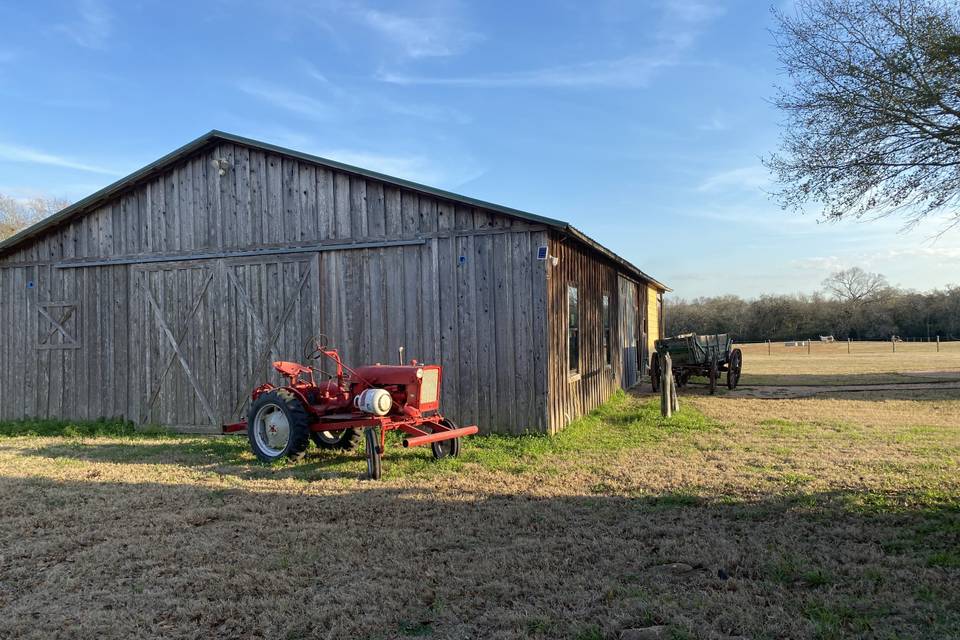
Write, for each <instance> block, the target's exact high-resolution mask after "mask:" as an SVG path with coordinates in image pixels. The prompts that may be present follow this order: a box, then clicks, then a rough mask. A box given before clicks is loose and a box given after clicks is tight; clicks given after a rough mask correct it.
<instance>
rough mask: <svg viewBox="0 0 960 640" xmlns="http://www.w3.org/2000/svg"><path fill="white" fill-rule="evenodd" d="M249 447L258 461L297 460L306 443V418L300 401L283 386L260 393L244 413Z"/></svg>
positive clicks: (307, 426) (307, 436) (308, 430)
mask: <svg viewBox="0 0 960 640" xmlns="http://www.w3.org/2000/svg"><path fill="white" fill-rule="evenodd" d="M247 437H248V438H249V440H250V449H252V450H253V453H254V455H256V456H257V458H258V459H259V460H260V461H261V462H274V461H276V460H279V459H280V458H282V457H284V456H286V457H287V458H290V459H291V460H299V459H300V458H302V457H303V455H304V453H306V451H307V447H308V446H310V419H309V418H308V417H307V410H306V409H304V408H303V403H302V402H300V400H299V399H298V398H297V397H295V396H294V395H293V394H292V393H290V392H289V391H287V390H285V389H277V390H276V391H271V392H269V393H264V394H263V395H261V396H260V397H259V398H257V400H256V401H255V402H254V403H253V405H252V406H251V407H250V412H249V413H248V414H247Z"/></svg>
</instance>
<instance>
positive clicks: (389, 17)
mask: <svg viewBox="0 0 960 640" xmlns="http://www.w3.org/2000/svg"><path fill="white" fill-rule="evenodd" d="M355 15H356V16H357V18H359V19H360V21H361V22H362V23H363V24H365V25H366V26H367V27H369V28H371V29H373V30H374V31H376V32H378V33H379V34H380V35H382V36H383V37H384V38H386V39H387V40H388V41H390V42H391V43H392V44H393V45H394V46H396V47H397V48H398V49H399V51H400V52H401V53H402V54H403V55H404V56H406V57H409V58H427V57H441V56H452V55H456V54H459V53H462V52H463V51H464V50H465V49H467V48H468V47H469V46H470V45H472V44H474V43H475V42H477V41H479V40H481V39H482V36H480V34H477V33H473V32H471V31H467V30H465V29H461V28H459V27H458V26H457V25H456V24H455V22H454V21H453V20H452V19H451V18H450V17H446V16H438V15H434V16H430V17H426V18H411V17H408V16H401V15H398V14H395V13H388V12H386V11H380V10H377V9H360V10H358V11H357V12H356V14H355Z"/></svg>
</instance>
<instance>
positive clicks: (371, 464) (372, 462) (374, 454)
mask: <svg viewBox="0 0 960 640" xmlns="http://www.w3.org/2000/svg"><path fill="white" fill-rule="evenodd" d="M363 435H364V446H365V447H366V449H367V477H368V478H370V479H371V480H379V479H380V477H381V476H382V475H383V464H382V463H381V460H380V453H381V451H380V438H379V437H378V436H377V430H376V429H374V428H370V429H366V430H364V433H363Z"/></svg>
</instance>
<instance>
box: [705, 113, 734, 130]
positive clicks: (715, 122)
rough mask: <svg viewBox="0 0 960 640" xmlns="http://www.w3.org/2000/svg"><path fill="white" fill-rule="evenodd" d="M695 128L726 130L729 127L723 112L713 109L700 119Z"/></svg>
mask: <svg viewBox="0 0 960 640" xmlns="http://www.w3.org/2000/svg"><path fill="white" fill-rule="evenodd" d="M697 129H699V130H700V131H727V130H729V129H730V123H729V122H728V120H727V118H726V116H725V115H724V114H723V113H721V112H720V111H715V112H713V113H712V114H711V115H710V117H708V118H705V119H704V120H703V121H701V122H700V124H698V125H697Z"/></svg>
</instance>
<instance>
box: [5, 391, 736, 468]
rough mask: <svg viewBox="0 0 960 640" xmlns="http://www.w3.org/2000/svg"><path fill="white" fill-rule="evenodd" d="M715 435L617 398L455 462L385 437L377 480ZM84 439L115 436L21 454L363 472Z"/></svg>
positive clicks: (488, 438)
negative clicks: (562, 424)
mask: <svg viewBox="0 0 960 640" xmlns="http://www.w3.org/2000/svg"><path fill="white" fill-rule="evenodd" d="M68 428H71V429H73V428H74V427H73V426H70V427H68ZM715 428H719V425H718V424H717V423H715V422H714V421H711V420H710V419H708V418H706V417H705V416H704V415H703V414H701V413H699V412H698V411H696V410H695V409H693V408H692V407H690V408H684V409H683V410H681V411H680V412H679V413H677V414H676V415H674V416H673V417H672V418H670V419H664V418H662V417H661V416H660V413H659V405H658V403H657V401H656V399H651V398H649V397H643V396H641V395H637V394H627V393H624V392H619V393H617V394H615V395H614V396H613V397H612V398H611V399H610V400H609V401H608V402H607V403H605V404H604V405H603V406H602V407H600V408H599V409H597V410H595V411H593V412H591V413H590V414H589V415H587V416H584V417H583V418H581V419H579V420H577V421H575V422H574V423H572V424H570V425H569V426H568V427H567V428H565V429H564V430H563V431H562V432H560V433H559V434H557V435H556V436H553V437H548V436H545V435H542V434H528V435H520V436H504V435H496V434H490V435H482V436H474V437H470V438H468V439H466V440H465V441H464V444H463V452H462V453H461V456H460V457H459V458H457V459H447V460H443V461H440V462H435V461H434V460H433V459H432V455H431V453H430V448H429V447H418V448H413V449H404V448H403V447H402V446H401V440H402V436H401V435H400V434H399V433H396V432H392V433H389V434H388V436H387V451H386V453H385V455H384V473H385V474H386V477H388V478H391V477H403V476H406V475H415V476H423V475H433V474H435V473H437V472H441V473H442V472H446V471H460V470H462V469H463V468H464V467H465V466H466V465H470V464H477V465H480V466H482V467H484V468H486V469H488V470H493V471H505V472H509V473H524V472H527V471H530V470H531V469H535V468H537V469H541V470H542V469H543V468H544V465H549V463H550V460H551V459H552V458H555V459H560V458H563V457H569V456H570V455H580V454H589V453H597V452H602V453H615V452H618V451H622V450H625V449H631V448H638V447H644V446H650V445H652V444H655V443H658V442H663V441H664V440H667V439H669V438H684V437H689V436H692V435H694V434H696V433H699V432H703V431H707V430H710V429H715ZM129 429H132V427H130V428H129ZM7 431H12V435H21V434H24V433H27V434H33V431H29V430H24V429H23V428H22V427H20V426H19V425H18V424H16V423H14V424H13V425H12V426H9V427H7V428H6V430H5V428H4V425H0V433H6V432H7ZM41 432H42V434H43V435H55V434H56V431H55V430H54V429H53V428H45V429H42V430H41ZM86 433H92V434H94V435H96V434H103V435H112V436H116V437H114V438H111V439H110V440H107V441H102V440H100V439H98V438H95V437H94V438H90V437H77V438H73V437H70V438H66V439H64V440H62V441H58V442H54V443H44V444H42V445H41V446H38V447H36V448H30V449H25V452H26V453H27V454H28V455H35V456H39V457H44V458H51V459H58V460H65V459H67V460H69V459H73V460H76V461H79V462H82V461H94V462H113V463H122V464H145V465H156V464H170V465H179V466H186V467H193V468H204V469H207V470H213V471H216V472H217V473H219V474H221V475H232V476H236V477H240V478H255V477H263V478H267V477H269V478H296V479H302V480H309V479H322V478H334V477H342V478H356V477H358V476H359V475H361V474H363V473H365V468H366V467H365V458H364V452H363V449H362V448H361V449H359V450H357V451H354V452H349V453H344V452H332V451H323V450H317V449H314V448H312V447H311V449H310V450H309V452H308V454H307V457H306V459H305V460H304V461H301V462H297V463H290V462H287V461H279V462H277V463H275V464H273V465H263V464H260V463H259V462H257V460H256V458H254V456H253V454H252V453H251V452H250V449H249V445H248V443H247V438H246V437H245V436H227V437H220V436H186V435H185V436H177V435H172V434H165V435H164V434H148V435H141V434H133V435H131V433H130V431H128V427H127V426H125V425H120V426H118V427H116V429H115V433H110V430H109V427H107V426H103V425H101V426H100V427H98V428H97V429H93V428H88V429H87V431H81V432H80V433H79V435H81V436H83V435H85V434H86ZM8 435H9V434H8ZM70 435H74V434H72V433H71V434H70Z"/></svg>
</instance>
